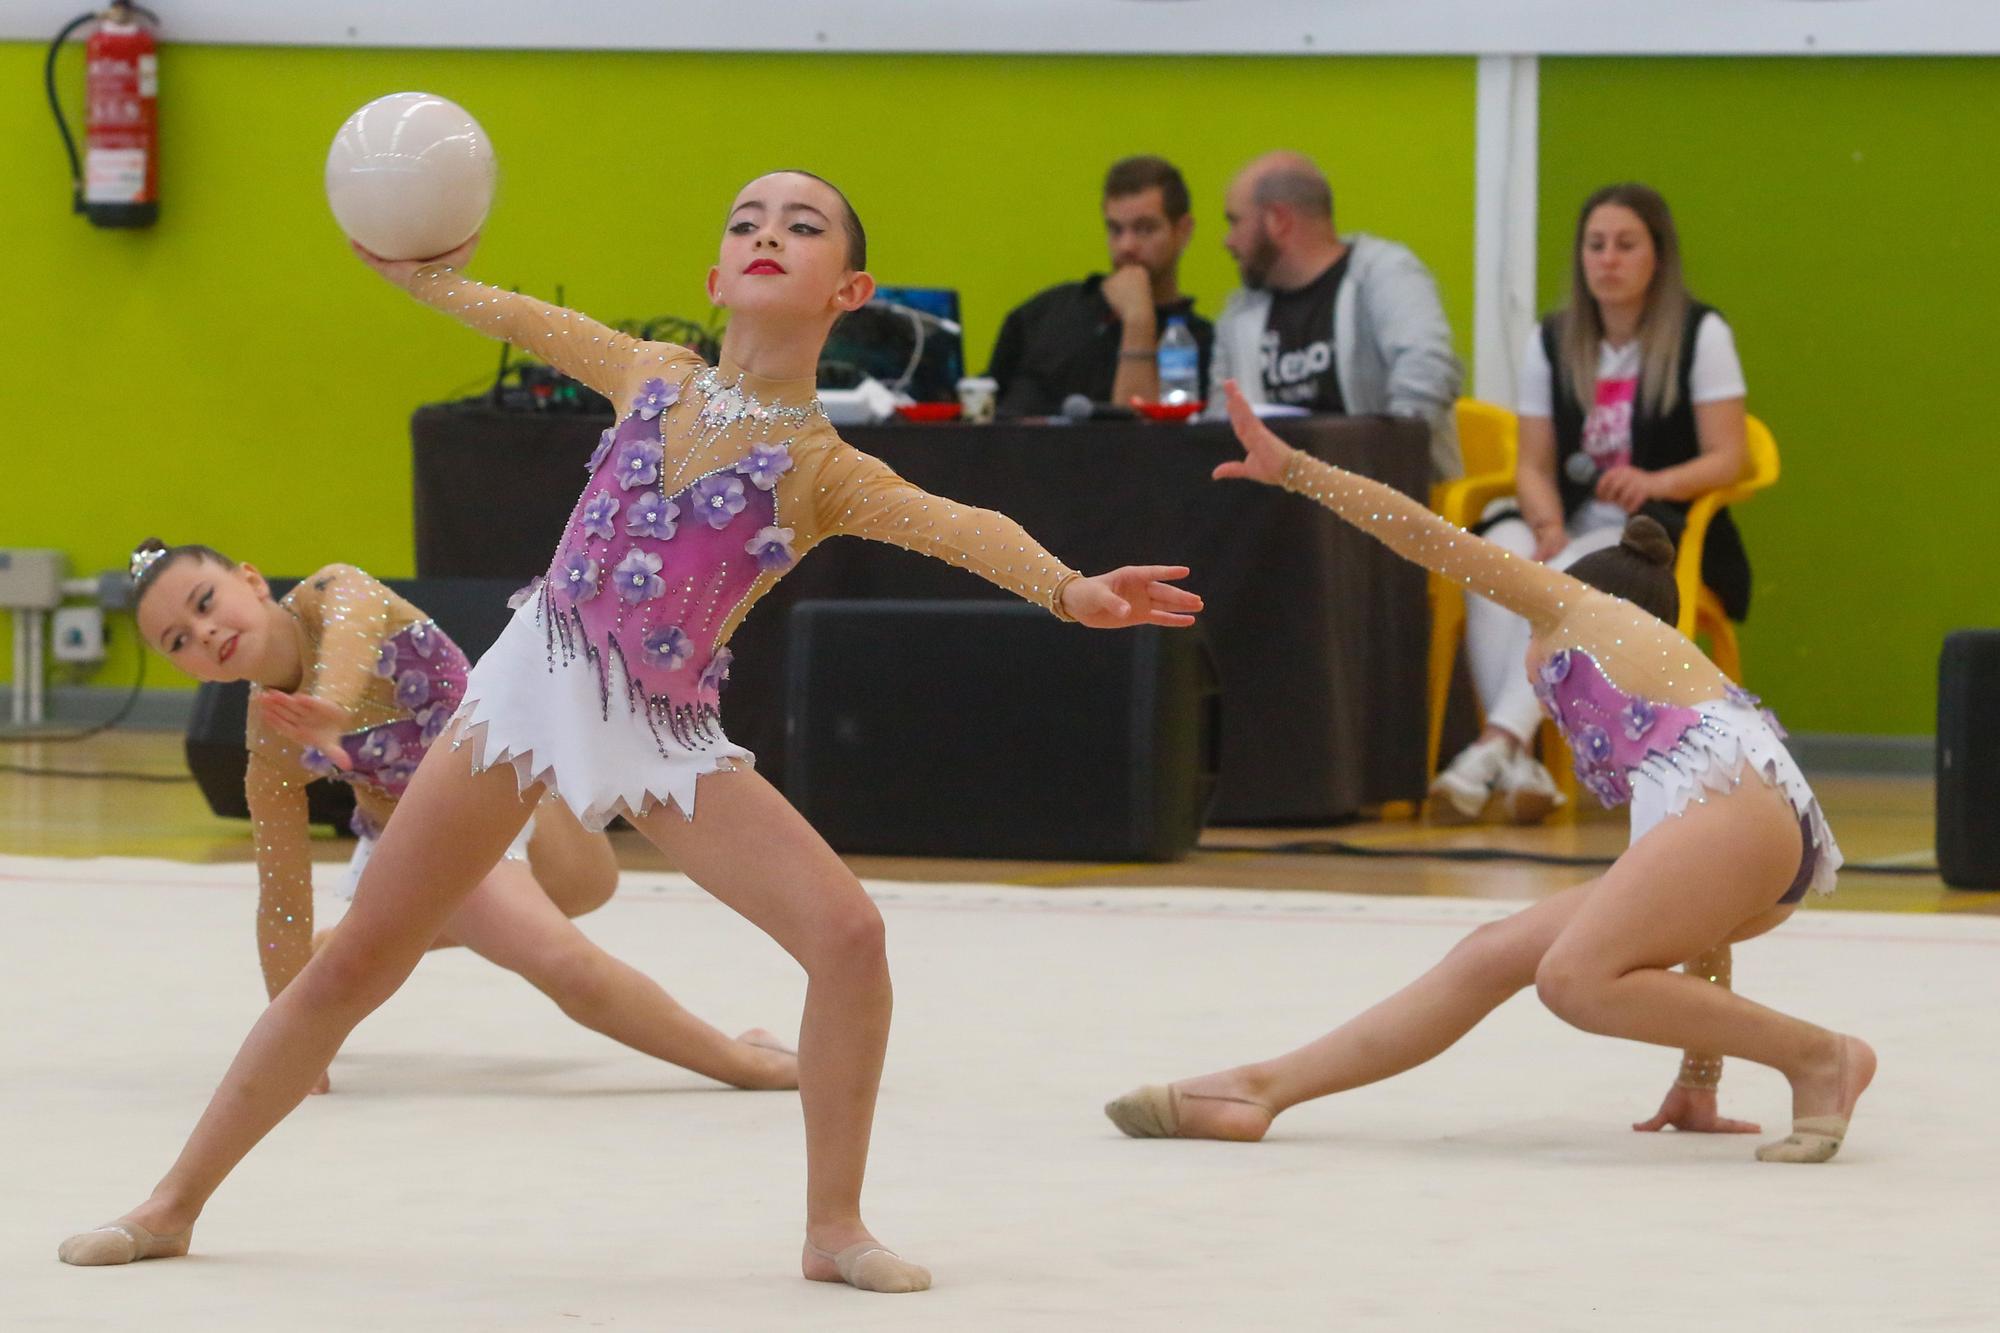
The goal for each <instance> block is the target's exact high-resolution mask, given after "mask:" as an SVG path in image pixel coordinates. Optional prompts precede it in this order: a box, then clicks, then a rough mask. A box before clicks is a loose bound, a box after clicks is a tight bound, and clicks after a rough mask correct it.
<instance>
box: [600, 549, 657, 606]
mask: <svg viewBox="0 0 2000 1333" xmlns="http://www.w3.org/2000/svg"><path fill="white" fill-rule="evenodd" d="M660 563H661V561H660V557H658V556H656V555H651V554H649V553H647V552H645V551H642V550H640V549H639V548H638V547H636V546H635V547H633V548H632V549H631V550H629V551H627V552H626V553H625V558H624V559H623V560H620V561H619V562H618V567H617V568H616V569H614V570H612V571H611V579H612V582H613V583H614V584H616V585H617V587H618V595H619V596H620V597H623V598H624V599H625V600H626V601H628V602H631V603H632V604H634V605H635V606H636V605H637V604H638V603H640V602H650V601H652V600H653V599H654V598H655V597H658V596H659V595H660V594H661V593H663V592H665V591H666V590H667V581H666V580H665V579H663V578H661V577H660Z"/></svg>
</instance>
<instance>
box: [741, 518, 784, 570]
mask: <svg viewBox="0 0 2000 1333" xmlns="http://www.w3.org/2000/svg"><path fill="white" fill-rule="evenodd" d="M743 549H744V550H746V551H748V552H749V553H750V554H751V555H754V556H756V557H757V568H759V569H761V570H763V571H765V572H766V573H769V572H770V571H771V570H774V569H786V568H789V567H790V565H791V563H792V530H791V529H790V528H759V529H758V530H757V535H756V536H755V537H752V538H751V539H750V540H749V541H747V542H745V543H744V544H743Z"/></svg>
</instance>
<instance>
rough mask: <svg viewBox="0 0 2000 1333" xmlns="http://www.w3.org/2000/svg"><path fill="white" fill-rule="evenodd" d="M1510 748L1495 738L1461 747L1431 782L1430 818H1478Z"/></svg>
mask: <svg viewBox="0 0 2000 1333" xmlns="http://www.w3.org/2000/svg"><path fill="white" fill-rule="evenodd" d="M1510 748H1511V747H1510V746H1509V745H1508V744H1507V742H1506V741H1503V740H1498V739H1495V740H1485V741H1474V742H1473V743H1472V744H1470V745H1468V746H1466V747H1465V748H1464V749H1463V750H1460V751H1459V752H1458V757H1457V758H1456V759H1454V760H1452V761H1451V763H1450V764H1449V765H1448V766H1447V767H1446V768H1445V770H1444V772H1442V773H1440V774H1438V775H1437V777H1436V778H1435V779H1433V780H1432V782H1431V797H1432V800H1431V818H1433V819H1436V820H1440V821H1442V822H1444V823H1448V824H1449V823H1469V822H1471V821H1472V820H1475V819H1478V818H1479V816H1480V814H1481V813H1482V812H1484V811H1485V809H1486V803H1487V802H1488V801H1490V800H1492V799H1493V788H1494V784H1496V783H1497V782H1499V781H1500V775H1501V773H1502V772H1503V771H1505V769H1506V768H1507V763H1508V759H1509V754H1508V751H1509V749H1510Z"/></svg>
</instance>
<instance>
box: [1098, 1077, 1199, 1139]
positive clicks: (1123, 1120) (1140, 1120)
mask: <svg viewBox="0 0 2000 1333" xmlns="http://www.w3.org/2000/svg"><path fill="white" fill-rule="evenodd" d="M1104 1114H1105V1115H1107V1116H1109V1117H1110V1118H1111V1123H1112V1124H1114V1125H1116V1126H1118V1129H1119V1132H1120V1133H1122V1134H1124V1135H1125V1137H1127V1138H1130V1139H1171V1138H1178V1137H1179V1136H1180V1132H1181V1108H1180V1105H1179V1098H1178V1096H1177V1095H1176V1094H1175V1092H1174V1090H1173V1088H1171V1087H1170V1086H1168V1085H1167V1084H1164V1083H1148V1084H1147V1085H1146V1086H1145V1087H1143V1088H1140V1089H1138V1090H1137V1091H1134V1092H1128V1093H1126V1094H1125V1095H1124V1096H1123V1097H1119V1098H1117V1099H1115V1100H1113V1101H1108V1102H1106V1103H1105V1104H1104Z"/></svg>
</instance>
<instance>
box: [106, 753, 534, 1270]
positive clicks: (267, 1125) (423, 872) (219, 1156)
mask: <svg viewBox="0 0 2000 1333" xmlns="http://www.w3.org/2000/svg"><path fill="white" fill-rule="evenodd" d="M533 796H534V793H530V796H529V797H528V800H530V801H531V800H532V799H533ZM529 809H530V805H529V804H526V803H524V802H523V800H522V799H520V798H517V796H516V795H515V778H514V772H513V770H512V769H511V768H508V767H506V766H504V765H503V766H501V767H499V768H495V769H491V770H488V771H487V772H485V773H483V774H478V775H475V774H473V773H472V772H471V770H470V766H469V764H468V763H467V760H466V757H465V756H464V755H463V754H460V753H457V752H455V751H453V750H452V749H451V747H450V746H449V745H436V746H433V747H432V748H431V752H430V753H429V754H428V755H426V756H425V757H424V761H423V763H422V764H420V765H419V766H418V769H417V774H416V776H415V778H413V779H412V780H411V783H410V787H409V792H408V794H407V795H405V796H404V797H403V801H402V805H401V808H400V810H399V812H398V817H397V818H395V819H393V820H391V821H390V823H389V826H388V827H387V828H386V829H385V830H384V831H383V833H382V840H381V842H380V843H379V844H378V845H377V847H376V849H375V853H374V855H373V857H372V858H371V859H370V861H369V864H368V869H367V871H366V872H365V874H364V875H363V876H362V882H361V887H360V889H359V891H357V892H356V894H355V896H354V906H353V908H352V909H351V910H350V911H349V912H348V914H347V916H346V918H345V919H344V920H343V921H342V922H341V925H340V928H339V929H338V930H337V931H335V932H334V933H333V935H332V937H331V938H329V939H328V940H327V942H326V945H325V947H324V948H322V949H321V950H320V951H319V953H318V954H317V955H316V956H315V957H314V958H313V959H312V961H311V962H309V963H307V964H306V966H305V969H304V970H303V971H301V972H300V973H299V974H298V976H296V977H294V978H293V979H292V983H291V984H290V985H289V986H286V987H285V989H284V990H283V991H281V992H280V993H279V995H278V998H277V999H275V1000H273V1001H272V1002H271V1004H270V1006H269V1007H268V1008H266V1009H265V1010H264V1014H263V1016H262V1017H261V1018H259V1019H258V1020H257V1024H256V1026H255V1027H253V1028H251V1030H250V1035H249V1036H248V1037H247V1038H246V1039H245V1040H244V1042H243V1046H242V1049H241V1050H239V1051H238V1052H237V1054H236V1059H235V1061H234V1062H233V1063H231V1065H230V1066H229V1070H228V1072H227V1073H225V1074H224V1075H223V1077H222V1084H221V1086H220V1087H218V1088H217V1089H216V1091H215V1095H214V1096H213V1097H212V1098H210V1099H209V1103H208V1109H207V1110H205V1111H204V1112H203V1113H202V1116H201V1119H200V1121H199V1122H198V1123H196V1125H195V1127H194V1133H193V1134H192V1135H190V1136H189V1138H188V1142H187V1146H186V1147H184V1148H183V1149H182V1150H181V1155H180V1158H179V1159H178V1160H177V1161H176V1162H175V1163H174V1165H173V1169H172V1170H170V1171H168V1172H167V1175H166V1177H165V1178H164V1179H163V1180H161V1181H160V1183H159V1184H158V1185H157V1186H156V1187H155V1188H154V1190H153V1194H152V1197H150V1198H149V1199H147V1200H146V1202H144V1203H142V1204H141V1205H139V1207H137V1208H135V1209H133V1210H132V1211H131V1212H130V1213H127V1214H126V1215H125V1218H124V1219H121V1220H127V1221H132V1222H136V1223H138V1224H139V1225H141V1226H143V1227H145V1228H146V1229H147V1230H148V1231H150V1232H152V1233H153V1234H154V1235H157V1236H169V1235H179V1234H184V1233H186V1232H187V1231H189V1230H190V1229H191V1228H192V1227H193V1225H194V1222H195V1219H196V1218H198V1217H199V1216H200V1215H201V1210H202V1208H203V1206H204V1205H206V1204H207V1202H208V1199H209V1196H210V1195H212V1194H213V1193H214V1192H215V1190H216V1188H217V1187H218V1186H220V1185H221V1184H222V1181H223V1179H224V1178H225V1177H227V1176H228V1174H229V1172H230V1171H231V1170H232V1169H233V1168H234V1167H235V1165H236V1164H237V1163H238V1162H240V1161H241V1160H243V1157H244V1155H245V1154H246V1153H248V1152H249V1151H250V1150H251V1149H252V1148H254V1147H255V1146H256V1145H257V1143H258V1141H259V1140H261V1139H262V1138H263V1137H264V1136H265V1135H266V1134H268V1133H269V1132H270V1131H271V1129H272V1128H273V1127H274V1126H276V1125H277V1123H278V1122H279V1121H280V1120H283V1119H284V1118H285V1116H287V1115H289V1114H290V1113H291V1111H292V1108H293V1107H295V1106H297V1105H298V1104H299V1102H300V1101H302V1100H303V1099H304V1098H305V1096H306V1093H307V1091H308V1090H309V1089H311V1087H312V1086H313V1084H314V1082H315V1081H316V1080H317V1079H318V1078H319V1076H320V1074H321V1072H322V1071H324V1070H325V1069H326V1067H327V1064H328V1063H329V1062H330V1061H331V1060H332V1059H333V1056H334V1053H335V1052H337V1051H338V1050H339V1049H340V1045H341V1043H342V1042H343V1041H345V1040H346V1039H347V1034H348V1033H349V1032H351V1031H353V1029H354V1026H355V1025H356V1024H357V1023H359V1022H360V1021H361V1020H362V1019H363V1018H365V1017H367V1016H368V1014H369V1013H371V1012H372V1011H373V1010H374V1009H375V1008H377V1007H378V1006H379V1005H380V1004H381V1003H382V1002H383V1001H384V1000H386V999H388V998H389V996H390V995H392V994H394V993H395V991H396V988H397V987H399V986H401V985H402V984H403V981H404V979H405V978H406V977H408V976H409V974H410V972H411V970H412V969H413V968H415V967H416V965H417V961H418V960H419V959H420V958H422V957H423V953H424V950H425V949H426V948H427V947H428V946H429V945H430V942H431V941H432V940H434V939H435V938H437V934H438V931H439V929H440V928H441V927H442V926H443V925H444V923H445V920H446V919H447V918H448V917H449V916H450V915H451V913H452V912H453V911H454V910H455V909H456V908H457V906H458V904H459V903H460V902H461V901H462V900H463V899H464V898H465V896H466V895H467V894H468V893H470V892H471V891H472V889H473V886H474V885H476V884H477V883H478V882H479V880H480V879H481V877H483V876H484V875H485V873H486V871H487V870H488V869H489V868H490V867H491V866H492V865H493V864H494V863H495V862H496V861H498V860H499V859H500V854H501V853H502V852H503V851H505V850H506V847H507V844H508V843H509V842H511V841H512V840H513V838H514V835H515V834H516V833H517V832H519V831H520V827H521V824H522V822H523V821H524V820H526V819H527V817H528V812H529ZM439 830H450V836H449V837H439V836H437V833H438V831H439Z"/></svg>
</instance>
